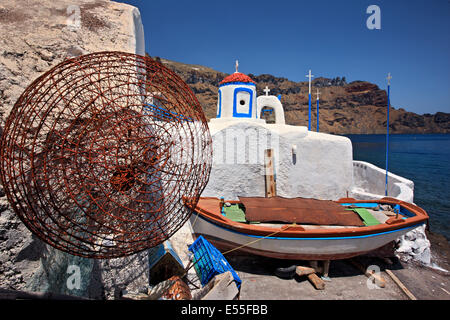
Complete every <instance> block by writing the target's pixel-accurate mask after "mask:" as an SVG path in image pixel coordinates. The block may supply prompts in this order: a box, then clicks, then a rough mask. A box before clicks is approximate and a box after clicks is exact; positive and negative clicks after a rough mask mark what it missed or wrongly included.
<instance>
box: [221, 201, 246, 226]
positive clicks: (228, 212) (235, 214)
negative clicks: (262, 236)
mask: <svg viewBox="0 0 450 320" xmlns="http://www.w3.org/2000/svg"><path fill="white" fill-rule="evenodd" d="M225 216H226V217H227V218H228V219H230V220H232V221H236V222H244V223H245V222H247V220H245V212H244V210H242V209H241V208H239V205H237V204H232V205H231V206H229V207H227V206H225Z"/></svg>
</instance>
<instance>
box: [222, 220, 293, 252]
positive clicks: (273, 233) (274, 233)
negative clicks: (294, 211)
mask: <svg viewBox="0 0 450 320" xmlns="http://www.w3.org/2000/svg"><path fill="white" fill-rule="evenodd" d="M294 226H295V223H293V224H290V225H287V226H284V228H281V229H280V230H278V231H275V232H272V233H271V234H268V235H267V236H264V237H262V238H258V239H256V240H253V241H250V242H248V243H245V244H243V245H240V246H238V247H236V248H233V249H230V250H228V251H225V252H223V253H222V254H223V255H226V254H227V253H230V252H233V251H235V250H238V249H241V248H244V247H247V246H249V245H251V244H253V243H256V242H258V241H261V240H263V239H265V238H268V237H271V236H274V235H276V234H277V233H280V232H282V231H285V230H287V229H289V228H290V227H294Z"/></svg>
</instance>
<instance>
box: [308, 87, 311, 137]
mask: <svg viewBox="0 0 450 320" xmlns="http://www.w3.org/2000/svg"><path fill="white" fill-rule="evenodd" d="M308 104H309V109H308V130H309V131H311V93H310V94H309V103H308Z"/></svg>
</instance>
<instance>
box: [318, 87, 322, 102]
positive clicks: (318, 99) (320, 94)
mask: <svg viewBox="0 0 450 320" xmlns="http://www.w3.org/2000/svg"><path fill="white" fill-rule="evenodd" d="M320 95H321V93H320V92H319V88H317V100H319V96H320Z"/></svg>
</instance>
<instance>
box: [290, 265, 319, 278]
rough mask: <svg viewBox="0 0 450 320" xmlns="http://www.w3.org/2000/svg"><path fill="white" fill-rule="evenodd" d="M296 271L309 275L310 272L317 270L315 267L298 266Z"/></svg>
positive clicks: (299, 273) (299, 274) (300, 274)
mask: <svg viewBox="0 0 450 320" xmlns="http://www.w3.org/2000/svg"><path fill="white" fill-rule="evenodd" d="M295 273H296V274H297V275H298V276H307V275H309V274H312V273H316V270H314V269H313V268H308V267H302V266H297V268H295Z"/></svg>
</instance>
